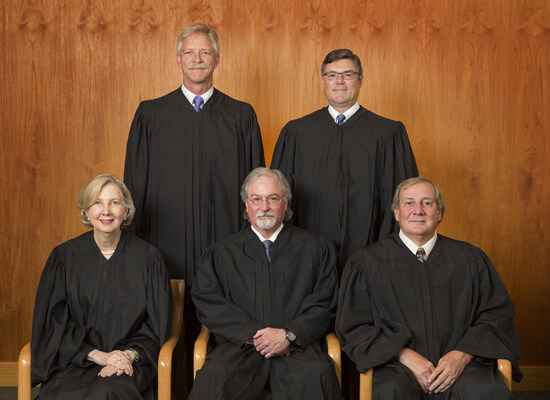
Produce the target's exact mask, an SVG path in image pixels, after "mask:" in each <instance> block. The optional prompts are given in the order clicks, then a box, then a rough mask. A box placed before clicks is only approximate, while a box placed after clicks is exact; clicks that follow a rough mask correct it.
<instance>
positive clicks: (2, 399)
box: [0, 387, 550, 400]
mask: <svg viewBox="0 0 550 400" xmlns="http://www.w3.org/2000/svg"><path fill="white" fill-rule="evenodd" d="M514 398H515V400H550V392H515V393H514ZM16 399H17V388H14V387H0V400H16Z"/></svg>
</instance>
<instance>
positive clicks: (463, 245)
mask: <svg viewBox="0 0 550 400" xmlns="http://www.w3.org/2000/svg"><path fill="white" fill-rule="evenodd" d="M437 244H439V245H440V246H441V248H442V251H445V252H453V253H454V252H461V253H465V254H472V255H478V256H479V255H485V252H484V251H483V250H481V248H479V247H477V246H475V245H473V244H471V243H468V242H465V241H463V240H458V239H453V238H450V237H448V236H444V235H441V234H438V235H437Z"/></svg>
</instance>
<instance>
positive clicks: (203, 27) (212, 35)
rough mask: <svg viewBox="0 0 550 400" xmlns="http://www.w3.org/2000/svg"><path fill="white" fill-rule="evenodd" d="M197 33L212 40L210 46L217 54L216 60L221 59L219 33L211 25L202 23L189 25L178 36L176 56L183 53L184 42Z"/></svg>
mask: <svg viewBox="0 0 550 400" xmlns="http://www.w3.org/2000/svg"><path fill="white" fill-rule="evenodd" d="M195 33H202V34H203V35H206V36H207V37H208V39H209V40H210V44H211V45H212V48H213V49H214V53H216V58H219V57H220V40H219V38H218V33H217V32H216V30H215V29H214V28H213V27H211V26H210V25H207V24H200V23H198V24H193V25H189V26H186V27H185V28H183V30H182V31H181V33H180V34H179V35H178V38H177V40H176V54H179V52H180V51H181V46H182V44H183V41H184V40H185V39H187V38H188V37H189V36H191V35H193V34H195Z"/></svg>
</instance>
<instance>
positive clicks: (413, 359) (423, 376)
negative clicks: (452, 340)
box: [399, 348, 473, 393]
mask: <svg viewBox="0 0 550 400" xmlns="http://www.w3.org/2000/svg"><path fill="white" fill-rule="evenodd" d="M472 358H473V357H472V356H471V355H470V354H468V353H464V352H462V351H459V350H452V351H450V352H448V353H447V354H445V355H444V356H443V357H441V358H440V359H439V361H438V363H437V365H436V366H434V365H433V364H432V363H431V362H430V360H428V359H426V358H425V357H423V356H422V355H420V354H418V353H417V352H416V351H414V350H411V349H409V348H404V349H403V350H401V353H400V354H399V362H401V364H403V365H405V366H406V367H407V368H409V369H410V370H411V371H412V373H413V374H414V376H415V377H416V380H417V381H418V383H419V385H420V387H421V388H422V390H423V391H424V393H441V392H444V391H445V390H447V389H448V388H450V387H451V386H452V384H453V383H455V381H456V380H457V379H458V377H459V376H460V375H461V374H462V371H464V367H466V365H468V363H469V362H470V361H471V360H472Z"/></svg>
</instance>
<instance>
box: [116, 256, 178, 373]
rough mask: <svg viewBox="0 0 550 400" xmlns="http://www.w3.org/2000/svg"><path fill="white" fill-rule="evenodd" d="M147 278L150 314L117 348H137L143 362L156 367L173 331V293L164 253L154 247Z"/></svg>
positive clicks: (148, 310)
mask: <svg viewBox="0 0 550 400" xmlns="http://www.w3.org/2000/svg"><path fill="white" fill-rule="evenodd" d="M146 280H147V281H146V285H145V287H146V290H147V316H146V318H145V319H144V320H143V322H142V323H141V326H140V327H139V329H137V330H136V332H135V333H134V334H133V335H132V336H130V337H129V338H127V339H126V340H124V342H122V343H120V345H119V346H117V347H118V349H119V350H126V349H130V348H131V349H134V350H136V351H137V352H138V353H139V355H140V361H139V362H140V363H149V364H151V365H153V366H155V367H156V365H157V360H158V354H159V351H160V346H161V345H162V344H163V343H164V342H165V341H166V339H167V338H168V335H169V333H170V322H171V315H172V313H171V309H172V305H171V301H172V296H171V291H170V281H169V279H168V273H167V272H166V267H165V265H164V261H163V259H162V256H161V254H160V252H159V251H158V250H156V249H153V248H152V250H151V253H150V254H149V261H148V266H147V276H146Z"/></svg>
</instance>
